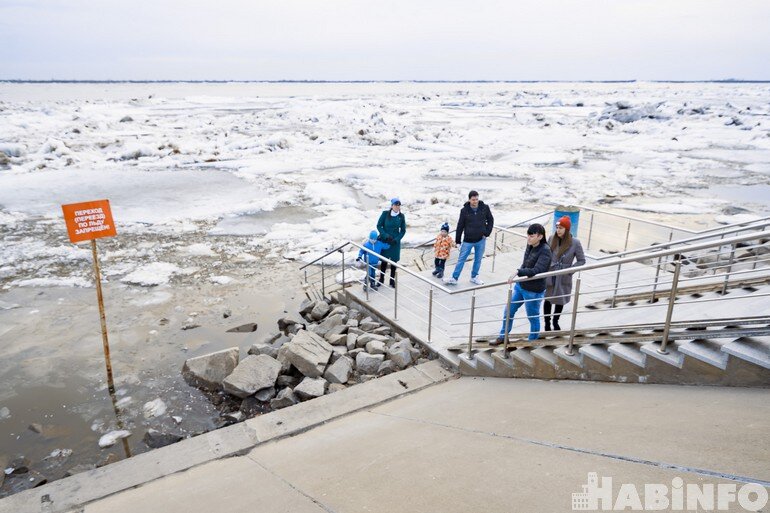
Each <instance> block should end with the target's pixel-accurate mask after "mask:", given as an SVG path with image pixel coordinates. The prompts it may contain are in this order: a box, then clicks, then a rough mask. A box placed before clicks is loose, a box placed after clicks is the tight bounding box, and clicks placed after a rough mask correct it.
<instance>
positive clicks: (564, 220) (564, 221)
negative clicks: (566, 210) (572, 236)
mask: <svg viewBox="0 0 770 513" xmlns="http://www.w3.org/2000/svg"><path fill="white" fill-rule="evenodd" d="M556 226H562V227H564V229H565V230H567V231H569V230H570V229H571V228H572V221H570V218H569V216H563V217H561V218H559V220H558V221H556Z"/></svg>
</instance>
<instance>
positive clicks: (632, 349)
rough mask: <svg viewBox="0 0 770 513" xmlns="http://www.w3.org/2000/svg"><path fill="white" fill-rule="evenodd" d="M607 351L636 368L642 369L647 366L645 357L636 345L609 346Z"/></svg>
mask: <svg viewBox="0 0 770 513" xmlns="http://www.w3.org/2000/svg"><path fill="white" fill-rule="evenodd" d="M607 351H609V352H610V353H612V354H613V355H614V356H617V357H618V358H622V359H623V360H626V361H627V362H630V363H632V364H634V365H636V366H637V367H641V368H644V366H645V365H646V364H647V356H646V355H645V354H644V353H643V352H642V351H643V349H642V348H641V347H639V345H637V344H610V345H609V346H608V347H607Z"/></svg>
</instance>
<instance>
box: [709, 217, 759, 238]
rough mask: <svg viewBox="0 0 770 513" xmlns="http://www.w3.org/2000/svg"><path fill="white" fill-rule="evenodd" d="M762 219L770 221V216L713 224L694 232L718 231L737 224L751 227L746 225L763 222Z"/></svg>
mask: <svg viewBox="0 0 770 513" xmlns="http://www.w3.org/2000/svg"><path fill="white" fill-rule="evenodd" d="M764 221H770V216H766V217H760V218H759V219H754V220H753V221H741V222H739V223H732V224H725V225H722V226H715V227H713V228H706V229H705V230H701V231H699V232H696V233H702V234H705V233H709V232H719V230H722V229H725V228H733V227H738V226H744V227H746V228H753V227H752V226H748V225H750V224H753V223H760V222H764Z"/></svg>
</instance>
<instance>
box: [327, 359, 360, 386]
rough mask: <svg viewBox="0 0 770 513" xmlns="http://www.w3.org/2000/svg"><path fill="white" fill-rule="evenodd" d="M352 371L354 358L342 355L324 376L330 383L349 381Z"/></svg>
mask: <svg viewBox="0 0 770 513" xmlns="http://www.w3.org/2000/svg"><path fill="white" fill-rule="evenodd" d="M351 372H353V360H351V359H350V358H348V357H347V356H342V357H340V358H339V359H337V361H336V362H334V363H333V364H331V365H329V367H328V368H327V369H326V372H324V378H326V380H327V381H328V382H329V383H337V384H340V383H347V382H348V379H349V378H350V373H351Z"/></svg>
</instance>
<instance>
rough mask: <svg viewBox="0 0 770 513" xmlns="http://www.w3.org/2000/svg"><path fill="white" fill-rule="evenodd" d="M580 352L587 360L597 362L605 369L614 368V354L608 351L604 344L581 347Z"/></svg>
mask: <svg viewBox="0 0 770 513" xmlns="http://www.w3.org/2000/svg"><path fill="white" fill-rule="evenodd" d="M578 351H580V354H582V355H583V356H585V357H586V358H590V359H592V360H594V361H597V362H599V363H601V364H602V365H604V366H605V367H612V353H610V352H609V351H608V350H607V346H606V345H604V344H591V345H587V346H580V349H578Z"/></svg>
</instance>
